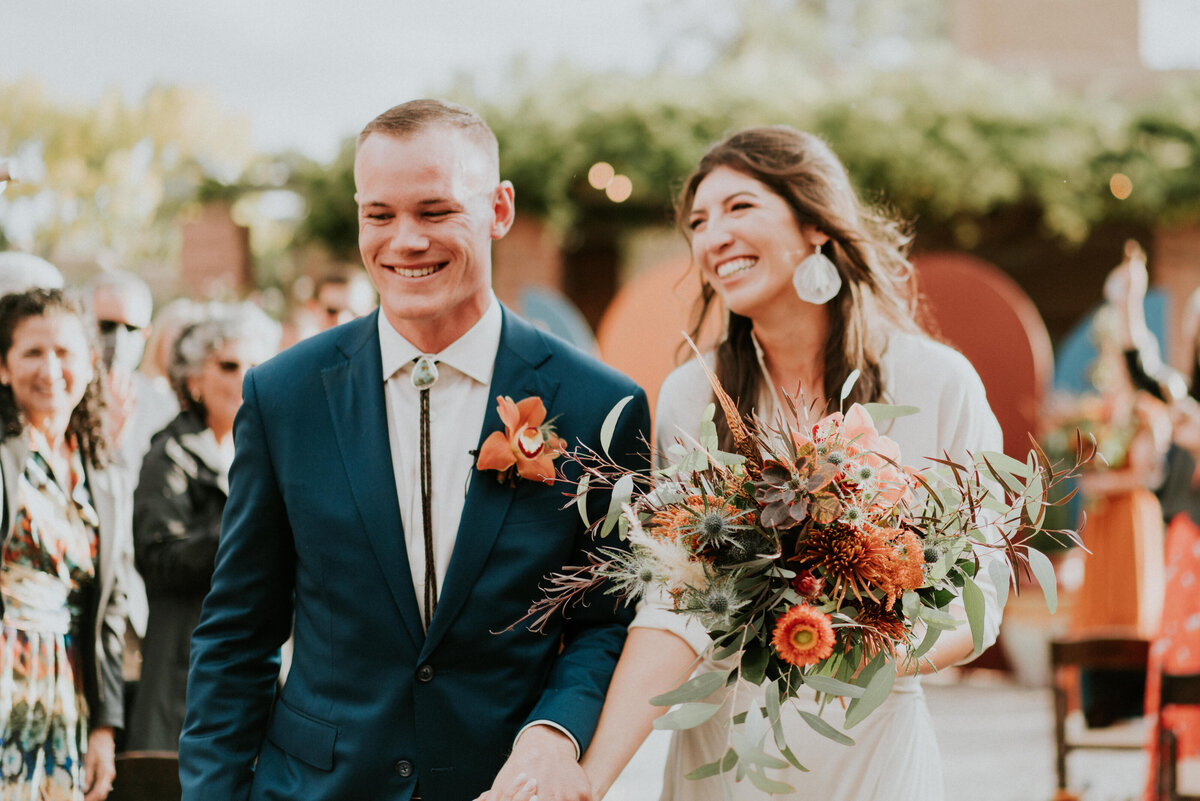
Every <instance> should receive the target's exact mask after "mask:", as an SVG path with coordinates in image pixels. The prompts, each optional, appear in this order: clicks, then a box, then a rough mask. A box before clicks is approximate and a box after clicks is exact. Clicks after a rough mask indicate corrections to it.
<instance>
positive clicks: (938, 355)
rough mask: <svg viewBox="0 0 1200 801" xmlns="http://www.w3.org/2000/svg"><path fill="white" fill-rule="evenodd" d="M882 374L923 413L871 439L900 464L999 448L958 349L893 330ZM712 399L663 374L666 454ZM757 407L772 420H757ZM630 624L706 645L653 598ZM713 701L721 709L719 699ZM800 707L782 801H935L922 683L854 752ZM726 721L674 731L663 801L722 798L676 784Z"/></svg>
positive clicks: (766, 403) (787, 720) (721, 750)
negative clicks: (895, 448) (813, 724)
mask: <svg viewBox="0 0 1200 801" xmlns="http://www.w3.org/2000/svg"><path fill="white" fill-rule="evenodd" d="M710 358H711V357H710ZM760 364H761V358H760ZM881 367H882V373H883V379H884V386H885V400H886V401H887V402H888V403H893V404H901V405H911V406H916V407H918V408H919V409H920V412H919V413H918V414H915V415H911V416H908V417H902V418H898V419H895V420H892V421H887V422H884V423H882V424H881V425H880V426H879V429H880V433H882V434H885V435H887V436H888V437H891V438H892V439H893V440H895V441H896V442H897V443H898V444H899V446H900V453H901V459H902V461H904V463H905V464H909V465H913V466H916V467H926V466H929V465H928V462H927V461H926V459H927V458H928V457H941V456H942V455H943V453H948V454H949V455H950V457H951V458H952V459H956V460H957V459H963V458H965V455H966V453H967V452H968V451H970V452H971V453H977V452H979V451H984V450H988V451H999V450H1002V449H1003V437H1002V434H1001V431H1000V426H999V424H998V423H997V422H996V418H995V416H994V415H993V414H992V411H991V409H990V408H989V407H988V403H987V398H986V396H985V394H984V388H983V384H982V382H981V381H980V380H979V376H978V375H976V373H975V370H974V369H973V368H972V367H971V365H970V363H969V362H967V360H966V359H965V358H964V357H963V356H962V355H961V354H959V353H958V352H957V351H954V350H952V349H951V348H948V347H946V346H944V345H941V344H938V343H936V342H934V341H933V340H931V339H928V338H927V337H924V336H920V335H916V334H909V333H894V334H892V336H891V337H890V338H889V340H888V345H887V349H886V351H885V352H884V355H883V358H882V365H881ZM764 376H765V370H764ZM774 398H775V395H774V393H771V394H770V397H766V393H764V397H762V398H761V399H760V404H759V406H758V412H759V416H760V417H762V418H764V419H767V420H770V419H773V418H774V416H775V407H774ZM710 402H712V392H711V390H710V388H709V384H708V380H707V378H706V377H705V375H704V372H703V370H702V369H701V367H700V365H699V364H698V363H696V362H695V361H692V362H689V363H687V364H685V365H683V366H681V367H679V368H678V369H676V370H675V371H674V372H672V373H671V374H670V375H669V376H668V377H667V379H666V381H665V382H664V383H663V387H662V391H661V393H660V395H659V399H658V413H657V416H656V423H655V431H656V435H657V436H656V442H657V448H658V449H659V450H663V449H664V448H665V447H666V446H667V445H669V444H671V443H672V442H674V441H675V439H676V438H678V437H680V436H681V435H686V436H690V437H694V436H695V435H696V434H697V432H698V431H699V428H700V422H701V420H702V417H703V414H704V410H705V408H706V407H707V405H708V404H709V403H710ZM764 410H765V411H766V412H767V415H770V417H768V416H767V415H764V414H763V411H764ZM718 414H720V412H719V411H718ZM995 558H999V557H995ZM981 572H982V575H981V576H980V578H979V580H978V583H979V585H980V588H981V589H982V590H983V593H984V597H985V599H986V603H987V607H986V629H987V631H986V636H985V642H984V645H985V647H986V646H987V645H990V644H992V643H993V642H995V639H996V634H997V631H998V629H999V626H1000V612H1001V610H1000V608H999V605H998V602H997V593H996V587H995V586H994V585H993V584H992V583H991V582H990V580H989V578H988V571H987V570H986V569H985V570H983V571H981ZM952 611H954V612H955V616H956V617H958V618H959V619H960V620H962V621H963V623H962V625H964V626H965V625H966V622H965V617H966V616H965V613H964V612H963V611H962V608H961V606H958V608H957V610H952ZM632 625H633V626H641V627H647V628H657V629H663V630H666V631H670V632H673V633H675V634H677V635H679V636H680V637H682V638H683V639H684V640H685V641H687V643H688V644H689V645H690V646H691V647H692V648H693V650H695V651H696V653H700V652H701V651H703V650H704V649H705V647H706V646H707V645H708V643H709V638H708V635H707V633H706V632H705V631H704V630H703V628H702V627H701V626H700V625H699V624H698V623H697V622H695V621H694V620H691V619H689V618H686V617H685V616H683V615H679V614H675V613H674V612H672V611H671V610H670V609H669V607H668V606H667V604H666V603H665V601H664V600H663V599H662V598H659V599H651V600H646V601H643V602H642V603H641V604H640V605H639V607H638V613H637V617H636V619H635V620H634V622H633V624H632ZM711 667H712V663H711V662H709V661H707V660H706V663H705V664H704V665H702V666H701V668H700V670H701V671H703V670H705V669H706V668H711ZM719 692H724V690H722V691H719ZM711 700H713V701H716V700H719V694H718V695H717V696H716V697H714V698H713V699H711ZM760 700H761V691H760V689H759V688H758V687H756V686H752V685H749V684H745V683H743V684H740V685H739V686H738V687H737V692H736V693H735V694H734V697H733V698H731V699H730V700H729V701H727V703H728V704H731V705H732V706H734V707H736V709H734V710H730V711H733V712H737V711H741V710H743V709H746V708H747V707H748V706H749V705H750V703H751V702H758V701H760ZM799 708H805V709H808V710H809V711H812V712H817V711H818V710H817V706H816V704H815V702H814V700H813V698H812V696H811V695H810V694H807V693H804V694H802V695H801V696H800V697H798V698H797V699H796V700H795V701H793V702H792V704H791V706H789V707H785V709H784V716H783V722H784V726H785V730H786V733H787V742H788V744H789V746H790V747H791V749H792V752H793V753H794V754H795V755H796V757H797V759H799V761H800V762H801V763H802V764H803V765H804V766H805V767H807V768H808V769H809V771H810V772H808V773H803V772H800V771H797V770H795V769H794V768H791V767H788V768H786V769H784V770H779V771H769V772H768V773H769V775H771V776H772V777H773V778H776V779H778V780H780V781H783V782H786V783H787V784H790V785H791V786H792V787H793V788H795V790H796V793H795V795H789V796H788V797H789V798H797V799H813V800H814V801H868V800H869V799H878V800H879V801H939V799H942V798H944V787H943V779H942V766H941V757H940V755H939V752H938V745H937V741H936V739H935V737H934V732H933V725H932V721H931V719H930V716H929V710H928V708H927V706H926V704H925V696H924V693H923V691H922V689H921V681H920V679H919V678H916V677H905V678H898V679H897V680H896V684H895V687H894V689H893V691H892V693H891V695H890V696H889V697H888V698H887V700H886V701H884V703H883V704H882V705H881V706H880V707H879V708H877V709H876V710H875V711H874V712H872V713H871V715H870V716H868V717H867V719H866V720H864V721H863V722H861V723H859V724H858V725H857V726H855V727H854V728H852V729H850V730H849V731H848V732H847V734H848V735H849V736H850V737H851V738H852V739H854V741H855V745H853V746H844V745H840V744H838V743H835V742H833V741H832V740H829V739H827V738H826V737H824V736H822V735H820V734H817V733H816V732H814V731H813V730H812V729H811V728H810V727H809V726H808V724H807V723H805V722H804V720H803V718H801V716H800V715H799V714H798V713H797V709H799ZM726 712H727V710H722V711H721V712H720V713H718V714H717V715H716V716H715V717H713V718H712V719H710V720H709V721H708V722H707V723H704V724H701V725H700V726H697V727H695V728H692V729H688V730H686V731H680V732H675V733H673V735H672V737H671V744H670V748H669V752H668V757H667V763H666V768H665V771H664V775H663V793H662V800H663V801H722V799H723V798H724V797H725V796H724V793H723V790H722V787H721V782H722V781H723V779H722V778H721V777H713V778H709V779H703V780H700V781H696V780H691V779H687V778H685V776H686V774H687V773H689V772H690V771H692V770H694V769H695V768H697V767H699V766H701V765H704V764H706V763H709V762H713V761H715V760H717V759H719V758H721V756H722V755H723V754H725V752H726V751H727V749H728V748H729V742H728V736H729V729H728V727H727V725H726V723H727V721H728V720H729V718H730V717H731V715H730V714H727V713H726ZM822 715H823V717H824V718H825V719H826V720H828V721H829V722H830V723H832V724H833V725H835V726H837V727H838V728H841V727H842V723H843V720H842V709H841V707H840V706H839V705H838V704H836V703H834V704H830V705H828V706H826V708H825V710H824V711H823V712H822ZM767 741H768V747H769V748H768V753H775V754H777V753H778V752H775V751H772V750H770V746H771V741H772V738H771V737H769V736H768V737H767ZM724 781H727V782H729V783H730V785H731V789H732V791H733V798H734V799H735V800H736V801H752V800H753V801H757V800H758V799H764V798H767V797H768V796H767V795H766V794H765V793H763V792H762V791H761V790H759V789H757V788H755V787H754V786H753V785H752V784H751V783H750V781H749V780H748V779H744V780H743V781H741V782H738V783H736V784H735V783H733V776H732V774H730V775H728V776H727V777H725V779H724Z"/></svg>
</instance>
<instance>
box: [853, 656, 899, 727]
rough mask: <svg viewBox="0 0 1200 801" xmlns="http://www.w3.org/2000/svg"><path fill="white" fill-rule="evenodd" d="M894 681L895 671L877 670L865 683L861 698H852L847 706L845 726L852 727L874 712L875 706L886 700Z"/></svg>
mask: <svg viewBox="0 0 1200 801" xmlns="http://www.w3.org/2000/svg"><path fill="white" fill-rule="evenodd" d="M895 683H896V671H894V670H877V671H876V672H875V675H874V676H872V677H871V680H870V681H869V682H868V683H867V690H866V692H864V693H863V696H862V698H856V699H854V700H853V701H851V702H850V706H849V707H847V709H846V728H847V729H850V728H853V727H854V726H856V725H858V724H859V723H861V722H862V721H863V720H865V719H866V717H867V715H869V714H871V713H872V712H874V711H875V708H876V707H878V706H879V705H880V704H882V703H883V702H884V701H885V700H887V697H888V695H889V694H890V693H891V692H892V685H893V684H895Z"/></svg>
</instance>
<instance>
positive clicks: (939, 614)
mask: <svg viewBox="0 0 1200 801" xmlns="http://www.w3.org/2000/svg"><path fill="white" fill-rule="evenodd" d="M920 617H921V620H924V621H925V622H926V623H927V624H929V625H930V626H932V627H934V628H939V629H947V630H949V629H956V628H958V623H959V621H958V619H957V618H956V617H954V615H952V614H950V613H949V612H943V611H942V610H941V609H930V608H929V607H928V606H922V607H921V611H920Z"/></svg>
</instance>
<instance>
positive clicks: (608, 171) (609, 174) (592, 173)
mask: <svg viewBox="0 0 1200 801" xmlns="http://www.w3.org/2000/svg"><path fill="white" fill-rule="evenodd" d="M616 174H617V171H616V170H614V169H613V165H611V164H609V163H608V162H607V161H597V162H596V163H595V164H593V165H592V168H591V169H590V170H588V183H589V184H591V185H592V188H593V189H607V188H608V185H609V184H610V183H612V179H613V176H614V175H616Z"/></svg>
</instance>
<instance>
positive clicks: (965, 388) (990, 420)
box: [938, 354, 1007, 649]
mask: <svg viewBox="0 0 1200 801" xmlns="http://www.w3.org/2000/svg"><path fill="white" fill-rule="evenodd" d="M955 356H957V359H956V361H957V362H958V365H957V369H954V370H951V371H948V374H949V375H950V376H951V378H949V380H948V381H947V384H946V386H945V388H944V390H943V393H944V395H943V400H944V402H943V404H941V408H940V409H939V415H938V418H939V431H938V452H939V453H942V452H945V453H947V454H949V456H950V458H951V459H953V460H960V459H966V458H968V455H971V456H973V455H975V454H978V453H980V452H981V451H1003V450H1004V433H1003V431H1002V430H1001V428H1000V423H999V422H997V420H996V415H995V414H993V413H992V408H991V406H989V405H988V400H987V392H986V391H985V390H984V387H983V382H982V381H981V380H980V379H979V375H978V374H977V373H976V372H975V369H974V368H973V367H972V366H971V365H970V363H969V362H967V360H966V358H965V357H963V356H961V355H959V354H955ZM981 514H986V513H981ZM984 531H985V532H987V537H988V541H989V542H993V543H995V542H998V541H999V539H1000V532H999V530H998V529H997V528H996V527H995V526H987V527H985V528H984ZM1004 558H1005V557H1004V552H1003V550H1001V549H999V548H986V549H982V551H981V553H980V557H979V572H978V573H977V574H976V576H975V583H976V585H978V586H979V589H980V590H981V591H982V592H983V599H984V624H983V625H984V632H983V635H984V636H983V649H986V648H988V647H990V646H991V645H993V644H994V643H995V642H996V637H997V636H998V635H999V633H1000V620H1001V618H1002V616H1003V612H1004V610H1003V609H1002V608H1001V606H1000V598H999V595H1000V593H999V588H998V587H997V586H996V583H995V581H994V580H993V578H992V572H991V570H990V569H989V565H990V564H991V563H993V562H1003V561H1004ZM1006 572H1007V570H1006ZM949 611H950V613H951V614H953V615H954V616H955V617H957V618H959V619H960V620H965V619H966V608H965V607H964V605H963V602H962V598H961V596H960V597H958V598H955V599H954V601H953V602H951V605H950V610H949Z"/></svg>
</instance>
